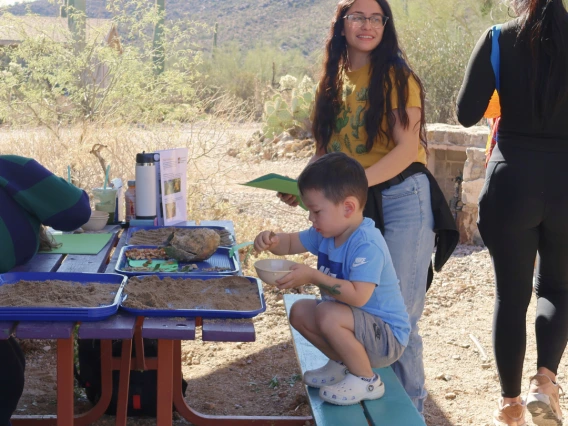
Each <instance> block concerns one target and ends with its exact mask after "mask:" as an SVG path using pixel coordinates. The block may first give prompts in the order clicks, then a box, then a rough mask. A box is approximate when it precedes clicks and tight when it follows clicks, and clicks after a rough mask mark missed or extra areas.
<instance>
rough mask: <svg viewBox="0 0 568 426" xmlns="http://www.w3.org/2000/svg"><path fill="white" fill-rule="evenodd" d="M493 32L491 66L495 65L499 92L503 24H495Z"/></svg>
mask: <svg viewBox="0 0 568 426" xmlns="http://www.w3.org/2000/svg"><path fill="white" fill-rule="evenodd" d="M491 32H492V44H491V66H492V67H493V73H494V74H495V88H496V89H497V92H499V89H500V88H501V81H500V80H501V79H500V77H499V70H500V68H501V67H500V65H501V55H500V52H499V36H500V35H501V24H499V25H494V26H493V27H492V28H491Z"/></svg>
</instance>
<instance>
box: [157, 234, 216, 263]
mask: <svg viewBox="0 0 568 426" xmlns="http://www.w3.org/2000/svg"><path fill="white" fill-rule="evenodd" d="M220 242H221V237H220V236H219V234H218V233H217V231H215V230H214V229H208V228H198V229H194V230H191V232H188V233H185V234H184V235H182V234H181V233H177V232H174V234H173V237H172V239H171V241H170V245H169V246H168V247H165V248H164V250H165V251H166V253H167V254H168V256H169V257H172V258H174V259H177V260H178V261H181V262H199V261H201V260H205V259H208V258H210V257H211V256H212V255H213V253H215V251H216V250H217V248H218V247H219V244H220Z"/></svg>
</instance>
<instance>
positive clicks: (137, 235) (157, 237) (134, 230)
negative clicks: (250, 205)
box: [125, 225, 235, 248]
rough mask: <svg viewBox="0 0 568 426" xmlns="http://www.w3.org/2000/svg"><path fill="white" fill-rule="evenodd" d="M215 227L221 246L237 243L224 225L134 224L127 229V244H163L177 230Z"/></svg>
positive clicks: (188, 231) (178, 231)
mask: <svg viewBox="0 0 568 426" xmlns="http://www.w3.org/2000/svg"><path fill="white" fill-rule="evenodd" d="M201 228H207V229H213V230H214V231H216V232H217V233H218V234H219V237H220V238H221V242H220V244H219V247H229V248H230V247H232V246H233V245H234V244H235V239H234V238H233V235H232V234H231V231H229V230H228V229H227V228H225V227H224V226H198V225H194V226H133V227H131V228H128V230H127V231H126V240H125V241H126V244H127V245H150V246H162V245H165V244H166V240H167V239H168V237H169V236H170V235H171V234H172V232H174V231H175V232H176V233H178V234H181V235H183V234H185V233H190V232H191V231H192V230H195V229H201Z"/></svg>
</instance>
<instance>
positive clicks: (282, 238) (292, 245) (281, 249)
mask: <svg viewBox="0 0 568 426" xmlns="http://www.w3.org/2000/svg"><path fill="white" fill-rule="evenodd" d="M254 249H255V250H256V251H257V252H261V251H265V250H268V251H270V252H271V253H272V254H275V255H277V256H284V255H287V254H298V253H305V252H306V251H307V250H306V248H305V247H304V245H303V244H302V242H301V241H300V234H299V233H298V232H295V233H291V234H289V233H280V234H275V233H274V232H272V231H263V232H261V233H260V234H258V235H257V236H256V238H255V239H254Z"/></svg>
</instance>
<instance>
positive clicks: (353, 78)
mask: <svg viewBox="0 0 568 426" xmlns="http://www.w3.org/2000/svg"><path fill="white" fill-rule="evenodd" d="M369 67H370V65H366V66H364V67H363V68H361V69H359V70H357V71H353V72H346V73H345V76H344V80H343V95H342V97H343V103H342V105H341V110H340V111H339V115H338V116H337V118H336V120H335V128H334V130H333V134H332V135H331V139H330V141H329V144H328V146H327V152H338V151H341V152H344V153H345V154H347V155H348V156H349V157H352V158H354V159H355V160H357V161H359V163H361V165H362V166H363V167H364V168H367V167H370V166H372V165H373V164H375V163H376V162H377V161H379V160H380V159H381V158H383V157H384V156H385V155H387V154H388V153H389V152H390V151H392V149H393V148H394V147H395V146H396V145H395V143H394V141H392V140H388V139H387V138H386V136H384V135H378V136H377V139H376V141H375V144H374V145H373V148H372V149H371V152H367V149H366V148H365V143H366V141H367V131H366V130H365V112H366V111H367V106H366V104H367V100H368V92H369V89H368V88H369V77H370V76H369ZM391 105H392V108H393V109H396V108H398V99H397V91H396V88H394V87H393V90H392V93H391ZM406 107H407V108H409V107H419V108H422V103H421V102H420V87H419V86H418V83H417V82H416V80H415V79H414V78H413V77H410V78H409V80H408V103H407V105H406ZM381 126H382V128H383V129H387V127H388V123H387V117H386V114H385V116H384V118H383V122H382V125H381ZM416 161H417V162H420V163H423V164H426V151H425V149H424V147H423V146H422V145H420V147H419V148H418V156H417V158H416Z"/></svg>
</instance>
